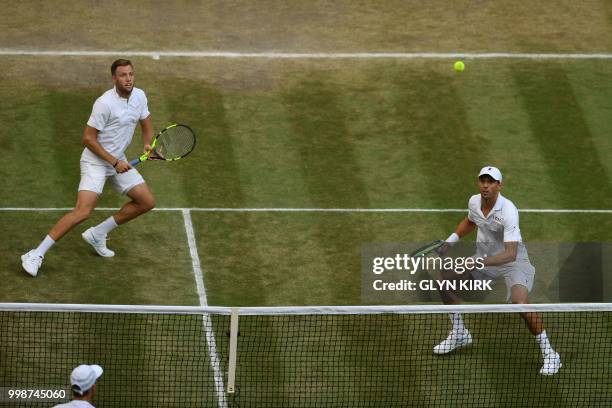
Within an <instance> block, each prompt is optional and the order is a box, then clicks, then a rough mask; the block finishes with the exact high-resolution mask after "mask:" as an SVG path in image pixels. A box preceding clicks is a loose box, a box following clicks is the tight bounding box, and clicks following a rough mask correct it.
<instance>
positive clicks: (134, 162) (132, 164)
mask: <svg viewBox="0 0 612 408" xmlns="http://www.w3.org/2000/svg"><path fill="white" fill-rule="evenodd" d="M137 164H140V159H134V160H132V161H131V162H130V166H132V167H134V166H136V165H137Z"/></svg>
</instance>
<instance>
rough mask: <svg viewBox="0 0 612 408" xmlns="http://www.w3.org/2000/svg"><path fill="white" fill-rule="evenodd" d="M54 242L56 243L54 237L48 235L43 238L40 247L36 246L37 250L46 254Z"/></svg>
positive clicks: (43, 254)
mask: <svg viewBox="0 0 612 408" xmlns="http://www.w3.org/2000/svg"><path fill="white" fill-rule="evenodd" d="M53 244H55V241H54V240H53V238H51V237H50V236H48V235H47V236H46V237H45V239H43V240H42V242H41V243H40V245H39V246H38V248H36V252H38V254H39V255H40V256H45V254H46V253H47V251H48V250H49V249H51V247H52V246H53Z"/></svg>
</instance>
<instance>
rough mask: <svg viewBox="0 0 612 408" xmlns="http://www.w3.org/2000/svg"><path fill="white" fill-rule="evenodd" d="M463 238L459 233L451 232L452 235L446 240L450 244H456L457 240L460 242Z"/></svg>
mask: <svg viewBox="0 0 612 408" xmlns="http://www.w3.org/2000/svg"><path fill="white" fill-rule="evenodd" d="M460 239H461V238H459V235H457V234H456V233H454V232H453V233H452V234H450V236H449V237H448V238H446V242H447V243H448V244H449V245H450V246H453V245H455V244H456V243H457V242H459V240H460Z"/></svg>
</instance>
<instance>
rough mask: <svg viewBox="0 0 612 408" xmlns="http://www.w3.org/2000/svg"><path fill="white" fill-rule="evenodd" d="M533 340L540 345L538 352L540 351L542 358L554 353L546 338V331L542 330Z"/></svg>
mask: <svg viewBox="0 0 612 408" xmlns="http://www.w3.org/2000/svg"><path fill="white" fill-rule="evenodd" d="M535 339H536V341H537V342H538V344H539V345H540V351H542V355H543V356H546V355H547V354H550V353H554V352H555V350H553V348H552V346H551V345H550V341H549V340H548V336H547V335H546V330H543V331H542V333H540V334H538V335H536V336H535Z"/></svg>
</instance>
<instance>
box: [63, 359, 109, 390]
mask: <svg viewBox="0 0 612 408" xmlns="http://www.w3.org/2000/svg"><path fill="white" fill-rule="evenodd" d="M103 371H104V370H102V367H100V366H99V365H95V364H94V365H85V364H82V365H80V366H78V367H77V368H75V369H74V370H72V374H71V375H70V384H71V385H72V391H74V392H76V393H77V394H79V395H83V394H84V393H85V392H86V391H87V390H89V389H90V388H91V387H93V385H94V384H95V383H96V380H97V379H98V378H100V376H101V375H102V373H103Z"/></svg>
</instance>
